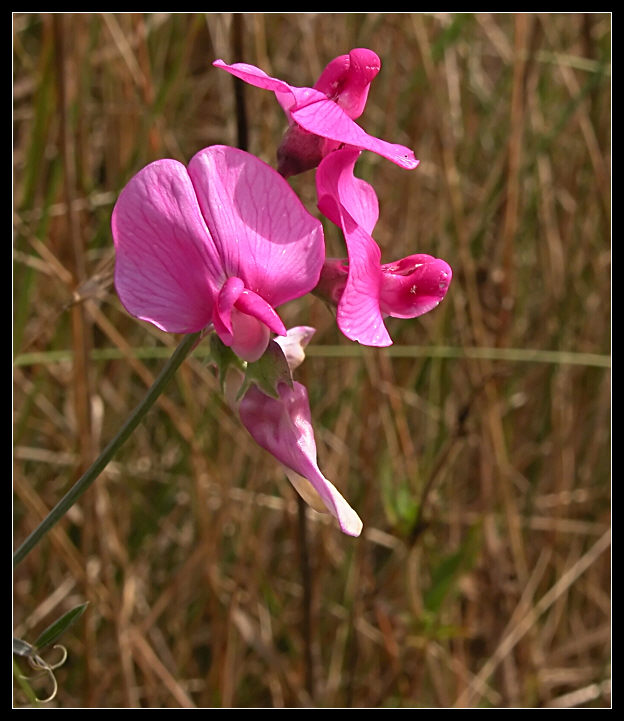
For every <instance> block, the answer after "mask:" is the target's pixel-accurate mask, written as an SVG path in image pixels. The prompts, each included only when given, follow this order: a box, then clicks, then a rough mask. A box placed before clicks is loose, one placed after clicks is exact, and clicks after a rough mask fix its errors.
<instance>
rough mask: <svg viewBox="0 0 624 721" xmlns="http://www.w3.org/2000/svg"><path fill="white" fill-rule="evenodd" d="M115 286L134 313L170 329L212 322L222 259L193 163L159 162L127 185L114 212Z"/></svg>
mask: <svg viewBox="0 0 624 721" xmlns="http://www.w3.org/2000/svg"><path fill="white" fill-rule="evenodd" d="M112 232H113V239H114V242H115V250H116V261H115V286H116V289H117V293H118V295H119V298H120V300H121V302H122V304H123V305H124V307H125V308H126V310H127V311H128V312H129V313H130V314H131V315H134V316H136V317H137V318H141V319H142V320H146V321H149V322H151V323H153V324H154V325H156V326H157V327H158V328H161V329H162V330H164V331H168V332H170V333H193V332H195V331H198V330H201V329H202V328H203V327H205V326H206V325H207V324H208V323H209V322H210V320H211V315H212V306H213V301H214V297H215V294H216V289H217V288H218V287H219V285H220V284H221V283H222V282H223V280H224V276H223V274H222V272H221V270H220V268H221V264H220V262H219V258H218V256H217V254H216V251H215V248H214V245H213V243H212V238H211V236H210V232H209V230H208V228H207V227H206V223H205V221H204V218H203V216H202V214H201V211H200V208H199V204H198V202H197V197H196V195H195V191H194V188H193V184H192V183H191V180H190V178H189V176H188V173H187V171H186V168H185V167H184V166H183V165H182V164H181V163H179V162H177V161H175V160H158V161H156V162H154V163H151V164H150V165H148V166H147V167H145V168H143V170H141V171H139V173H137V175H135V176H134V177H133V178H132V179H131V180H130V182H129V183H128V184H127V185H126V187H125V188H124V189H123V190H122V192H121V194H120V195H119V198H118V199H117V202H116V204H115V207H114V209H113V215H112Z"/></svg>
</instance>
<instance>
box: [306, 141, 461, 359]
mask: <svg viewBox="0 0 624 721" xmlns="http://www.w3.org/2000/svg"><path fill="white" fill-rule="evenodd" d="M358 157H359V151H358V150H354V149H346V148H345V149H341V150H337V151H336V152H334V153H332V154H331V155H328V156H327V157H326V158H324V159H323V161H322V162H321V164H320V165H319V168H318V170H317V173H316V186H317V194H318V207H319V210H320V211H321V212H322V213H323V214H324V215H326V216H327V218H329V220H331V221H332V222H333V223H335V224H336V225H338V226H339V227H340V228H341V229H342V231H343V234H344V237H345V241H346V245H347V253H348V256H349V257H348V262H345V261H342V260H336V259H328V260H326V261H325V264H324V266H323V271H322V272H321V280H320V282H319V285H318V286H317V291H316V292H318V293H319V294H320V295H322V296H324V297H326V298H327V299H328V300H330V301H331V302H333V303H336V304H337V306H338V310H337V322H338V327H339V328H340V330H341V331H342V332H343V333H344V335H345V336H346V337H347V338H349V339H350V340H354V341H358V342H360V343H362V344H364V345H370V346H388V345H391V344H392V339H391V338H390V335H389V334H388V331H387V329H386V327H385V325H384V320H383V319H384V317H385V316H393V317H395V318H415V317H416V316H419V315H422V314H423V313H426V312H427V311H429V310H431V309H432V308H435V306H436V305H438V303H439V302H440V301H441V300H442V299H443V298H444V296H445V294H446V291H447V290H448V287H449V284H450V282H451V278H452V275H453V273H452V270H451V268H450V266H449V265H448V264H447V263H446V262H445V261H443V260H438V259H437V258H433V257H431V256H429V255H411V256H409V257H407V258H403V259H402V260H399V261H396V262H394V263H386V264H384V265H381V251H380V249H379V246H378V245H377V243H376V242H375V241H374V240H373V237H372V235H371V233H372V232H373V229H374V227H375V224H376V223H377V219H378V217H379V203H378V200H377V196H376V194H375V191H374V190H373V188H372V187H371V186H370V185H369V184H368V183H366V182H365V181H363V180H361V179H359V178H356V177H355V176H354V174H353V169H354V166H355V162H356V160H357V159H358Z"/></svg>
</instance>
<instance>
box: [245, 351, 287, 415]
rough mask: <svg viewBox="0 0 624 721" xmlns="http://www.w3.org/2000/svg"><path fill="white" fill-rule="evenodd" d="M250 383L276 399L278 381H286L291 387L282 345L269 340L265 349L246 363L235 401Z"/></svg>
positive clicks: (277, 397)
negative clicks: (257, 356)
mask: <svg viewBox="0 0 624 721" xmlns="http://www.w3.org/2000/svg"><path fill="white" fill-rule="evenodd" d="M252 383H253V384H255V385H257V386H258V388H259V389H260V390H261V391H263V392H264V393H265V394H266V395H268V396H270V397H271V398H275V399H277V400H279V397H280V395H279V391H278V386H279V385H280V383H286V385H287V386H288V387H289V388H291V389H292V387H293V377H292V372H291V370H290V367H289V365H288V360H287V358H286V355H285V353H284V351H283V350H282V347H281V346H280V345H279V343H277V342H276V341H274V340H271V341H269V345H268V346H267V349H266V350H265V351H264V353H263V354H262V356H260V358H259V359H258V360H257V361H256V362H255V363H247V368H246V369H245V378H244V380H243V383H242V385H241V387H240V389H239V391H238V393H237V394H236V400H237V401H240V399H241V398H242V397H243V396H244V395H245V393H246V392H247V390H248V389H249V387H250V386H251V385H252Z"/></svg>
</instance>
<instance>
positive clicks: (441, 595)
mask: <svg viewBox="0 0 624 721" xmlns="http://www.w3.org/2000/svg"><path fill="white" fill-rule="evenodd" d="M480 543H481V527H480V525H479V524H477V525H476V526H473V527H472V528H471V529H470V530H469V531H468V533H467V535H466V538H465V539H464V542H463V544H462V545H461V547H460V548H459V550H458V551H456V552H455V553H452V554H451V555H449V556H446V558H444V559H443V560H442V562H441V563H440V564H439V565H438V566H437V567H436V568H435V570H434V571H433V572H432V579H431V586H430V587H429V590H428V591H427V593H426V594H425V597H424V599H423V603H424V606H425V609H426V610H427V611H428V612H429V613H432V614H436V613H437V612H438V611H439V610H440V607H441V606H442V603H443V601H444V599H445V598H446V597H447V595H448V594H449V592H450V591H451V590H452V589H453V587H454V586H455V585H456V584H457V582H458V581H459V579H460V577H461V575H462V574H463V573H465V572H466V571H467V570H468V569H469V568H470V567H471V566H472V565H473V563H474V559H475V557H476V553H477V551H478V550H479V546H480Z"/></svg>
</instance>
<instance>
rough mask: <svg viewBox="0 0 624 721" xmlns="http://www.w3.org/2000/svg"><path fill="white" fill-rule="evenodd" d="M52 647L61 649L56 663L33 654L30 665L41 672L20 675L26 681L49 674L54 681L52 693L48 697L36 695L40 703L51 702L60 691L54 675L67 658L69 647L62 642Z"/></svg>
mask: <svg viewBox="0 0 624 721" xmlns="http://www.w3.org/2000/svg"><path fill="white" fill-rule="evenodd" d="M52 648H60V649H61V658H60V660H58V661H57V662H56V663H53V664H50V663H48V662H47V661H46V660H45V659H43V658H42V657H41V656H39V655H37V654H35V655H33V656H28V664H29V666H30V667H31V668H33V669H34V670H35V671H38V672H39V673H35V674H33V675H32V676H25V675H24V674H19V677H20V678H23V679H25V680H26V681H31V680H32V679H38V678H41V676H42V675H44V674H45V675H47V676H48V678H49V679H50V680H51V681H52V693H51V694H50V695H49V696H48V697H47V698H39V697H38V696H37V695H35V700H36V701H37V702H38V703H49V702H50V701H52V700H53V699H54V697H55V696H56V693H57V691H58V682H57V680H56V676H55V675H54V670H55V669H57V668H60V667H61V666H62V665H63V664H64V663H65V661H66V660H67V649H66V648H65V646H62V645H61V644H56V645H54V646H53V647H52Z"/></svg>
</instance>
